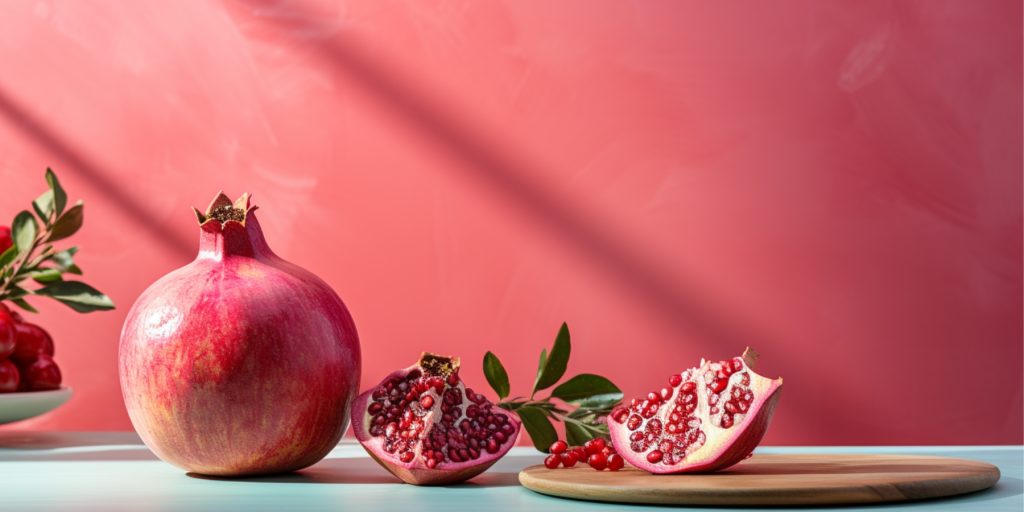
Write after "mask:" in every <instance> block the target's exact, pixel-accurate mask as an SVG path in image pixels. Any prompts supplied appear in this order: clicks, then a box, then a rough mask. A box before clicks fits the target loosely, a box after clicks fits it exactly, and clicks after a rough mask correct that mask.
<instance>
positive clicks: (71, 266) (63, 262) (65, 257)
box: [50, 247, 82, 275]
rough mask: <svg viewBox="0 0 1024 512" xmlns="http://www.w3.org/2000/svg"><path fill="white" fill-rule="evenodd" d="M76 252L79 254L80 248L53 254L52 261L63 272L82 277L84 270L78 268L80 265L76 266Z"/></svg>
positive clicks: (71, 248)
mask: <svg viewBox="0 0 1024 512" xmlns="http://www.w3.org/2000/svg"><path fill="white" fill-rule="evenodd" d="M76 252H78V247H70V248H68V249H64V250H63V251H57V252H55V253H53V255H51V256H50V259H51V260H53V262H54V263H55V264H56V265H57V268H59V269H60V271H61V272H64V273H66V274H78V275H82V270H81V269H80V268H78V265H75V260H74V255H75V253H76Z"/></svg>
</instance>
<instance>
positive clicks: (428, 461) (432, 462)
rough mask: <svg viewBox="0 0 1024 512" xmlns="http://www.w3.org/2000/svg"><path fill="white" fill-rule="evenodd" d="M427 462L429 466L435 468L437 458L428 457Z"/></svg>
mask: <svg viewBox="0 0 1024 512" xmlns="http://www.w3.org/2000/svg"><path fill="white" fill-rule="evenodd" d="M426 464H427V467H428V468H430V469H434V467H435V466H437V459H427V462H426Z"/></svg>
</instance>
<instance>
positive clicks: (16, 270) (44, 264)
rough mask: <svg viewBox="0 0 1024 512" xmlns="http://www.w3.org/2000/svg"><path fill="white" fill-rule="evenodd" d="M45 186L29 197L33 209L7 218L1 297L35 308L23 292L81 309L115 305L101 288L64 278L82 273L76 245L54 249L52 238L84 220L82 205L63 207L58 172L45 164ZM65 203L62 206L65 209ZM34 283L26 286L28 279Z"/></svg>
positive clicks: (70, 231)
mask: <svg viewBox="0 0 1024 512" xmlns="http://www.w3.org/2000/svg"><path fill="white" fill-rule="evenodd" d="M46 183H47V185H48V186H49V187H48V189H47V190H46V191H45V192H43V193H42V194H40V195H39V197H37V198H36V199H35V201H32V210H33V211H34V212H35V213H34V214H33V212H31V211H28V210H22V211H21V212H18V214H17V215H15V217H14V221H13V222H11V242H12V243H11V244H10V246H9V247H6V248H4V247H2V246H0V249H2V251H0V301H4V300H9V301H11V302H12V303H14V304H15V305H17V306H18V307H20V308H22V309H24V310H26V311H29V312H32V313H37V312H38V311H37V310H36V308H34V307H33V306H32V305H31V304H29V303H28V301H26V300H25V297H27V296H29V295H36V296H41V297H50V298H52V299H56V300H57V301H58V302H60V303H62V304H65V305H67V306H68V307H70V308H71V309H74V310H75V311H78V312H79V313H88V312H90V311H98V310H106V309H113V308H114V303H113V301H111V300H110V297H107V296H106V295H104V294H103V293H101V292H100V291H99V290H97V289H95V288H93V287H92V286H89V285H88V284H85V283H83V282H81V281H65V280H64V276H65V274H74V275H81V274H82V269H80V268H79V267H78V265H76V264H75V261H74V256H75V253H77V252H78V248H77V247H70V248H67V249H64V250H60V251H58V250H56V248H55V247H54V246H53V242H57V241H60V240H64V239H66V238H68V237H70V236H71V235H74V234H75V233H76V232H78V230H79V228H81V227H82V222H83V221H84V205H83V204H82V201H78V202H76V203H75V204H74V205H72V206H71V207H70V208H67V202H68V196H67V193H66V192H65V191H64V188H63V187H61V185H60V181H59V180H57V175H56V174H54V172H53V171H52V170H50V169H46ZM65 208H66V209H65ZM30 279H31V281H32V282H35V283H36V284H38V285H41V286H39V287H37V288H35V289H29V288H27V287H26V286H25V285H26V284H28V283H26V281H28V280H30Z"/></svg>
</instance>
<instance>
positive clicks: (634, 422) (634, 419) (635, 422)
mask: <svg viewBox="0 0 1024 512" xmlns="http://www.w3.org/2000/svg"><path fill="white" fill-rule="evenodd" d="M641 422H643V418H640V417H639V416H637V415H633V416H631V417H630V421H629V423H627V424H626V426H627V427H628V428H629V429H630V430H636V429H637V427H639V426H640V423H641Z"/></svg>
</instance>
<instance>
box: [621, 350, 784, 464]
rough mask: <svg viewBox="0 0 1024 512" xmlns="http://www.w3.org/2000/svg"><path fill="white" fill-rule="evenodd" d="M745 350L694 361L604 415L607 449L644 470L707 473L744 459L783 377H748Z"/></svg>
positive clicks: (750, 354)
mask: <svg viewBox="0 0 1024 512" xmlns="http://www.w3.org/2000/svg"><path fill="white" fill-rule="evenodd" d="M756 359H757V354H756V353H755V352H754V351H753V350H751V349H750V348H747V349H746V350H745V351H744V352H743V355H742V356H741V357H734V358H732V359H730V360H728V361H718V362H710V361H703V360H702V361H701V363H700V366H699V367H697V368H690V369H688V370H685V371H683V372H682V373H680V374H678V375H673V376H671V377H669V380H668V387H665V388H662V389H661V390H659V391H653V392H651V393H649V394H648V395H647V396H646V397H645V398H643V399H633V401H632V402H631V403H630V406H629V407H619V408H616V409H615V410H614V411H612V413H611V414H610V415H609V416H608V428H609V432H610V434H611V439H612V445H613V446H615V450H616V451H617V452H618V453H619V454H620V455H622V457H623V458H624V459H626V461H627V462H629V463H630V464H632V465H634V466H636V467H638V468H640V469H643V470H646V471H649V472H651V473H690V472H709V471H717V470H720V469H725V468H727V467H729V466H732V465H733V464H736V463H737V462H739V461H741V460H743V459H745V458H746V457H748V456H749V455H750V453H751V452H753V451H754V448H755V447H756V446H757V444H758V443H760V442H761V438H763V437H764V433H765V431H766V430H767V429H768V422H769V421H770V420H771V417H772V412H774V410H775V405H776V403H777V402H778V400H779V391H780V390H781V389H782V379H781V378H779V379H774V380H773V379H769V378H766V377H763V376H761V375H758V374H757V373H754V371H753V369H752V367H753V365H754V361H755V360H756Z"/></svg>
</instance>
